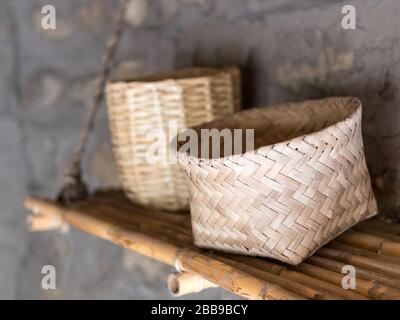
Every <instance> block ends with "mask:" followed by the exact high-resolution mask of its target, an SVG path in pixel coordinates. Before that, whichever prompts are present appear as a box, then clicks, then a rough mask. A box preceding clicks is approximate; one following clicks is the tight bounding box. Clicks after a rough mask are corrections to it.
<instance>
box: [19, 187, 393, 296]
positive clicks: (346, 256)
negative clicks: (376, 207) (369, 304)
mask: <svg viewBox="0 0 400 320" xmlns="http://www.w3.org/2000/svg"><path fill="white" fill-rule="evenodd" d="M26 207H27V208H28V209H29V210H31V211H32V212H33V214H32V215H30V216H29V217H28V222H29V224H28V225H29V227H30V228H31V230H33V231H35V230H37V231H43V230H50V229H52V228H55V229H56V228H63V227H65V226H66V225H71V226H75V227H76V228H78V229H80V230H82V231H85V232H88V233H90V234H93V235H95V236H98V237H100V238H103V239H106V240H109V241H112V242H114V243H116V244H118V245H120V246H122V247H125V248H127V249H130V250H133V251H136V252H138V253H141V254H143V255H146V256H148V257H152V258H154V259H156V260H159V261H161V262H164V263H167V264H169V265H172V266H175V267H178V269H179V270H180V271H186V272H185V273H187V272H188V273H190V274H191V275H192V276H193V277H198V279H200V278H202V279H204V280H205V282H208V283H213V284H215V285H218V286H219V287H222V288H224V289H226V290H228V291H230V292H233V293H235V294H238V295H240V296H242V297H246V298H250V299H302V298H305V299H399V297H400V295H399V292H400V285H399V282H400V259H398V258H397V256H396V254H397V246H396V244H398V242H396V241H395V240H396V238H395V237H397V232H398V230H397V228H396V227H397V226H395V225H388V224H386V223H381V222H380V221H377V220H374V221H377V222H378V223H377V228H376V229H373V228H374V225H375V224H374V223H372V222H369V221H367V222H363V223H362V224H360V226H362V228H363V230H361V229H357V231H348V232H346V233H345V234H344V235H346V234H347V233H349V232H350V233H351V235H350V236H349V237H347V236H343V235H342V236H341V238H339V239H337V240H334V241H332V242H331V243H330V244H328V246H327V247H324V248H322V249H320V250H319V251H318V252H317V253H316V255H314V256H313V257H311V258H310V259H309V261H307V262H306V263H303V264H300V265H299V266H297V267H293V266H287V265H283V264H281V263H279V262H276V261H272V260H269V259H261V258H253V257H246V256H239V255H234V254H226V253H220V252H214V253H211V252H210V251H206V250H200V249H198V248H196V247H195V246H194V245H193V237H192V233H191V228H190V218H189V216H188V215H184V214H183V215H174V214H169V213H164V212H149V211H148V210H146V209H143V208H140V207H137V206H135V205H133V204H132V203H131V202H129V201H128V200H127V199H126V197H125V196H124V195H123V193H121V192H117V191H107V192H98V193H96V194H94V195H93V196H91V197H90V198H89V199H86V200H85V201H83V202H80V203H77V204H76V205H73V206H70V207H62V206H60V205H59V204H55V203H53V202H51V201H47V200H43V199H40V198H35V197H30V198H28V199H27V200H26ZM366 228H372V229H373V230H375V231H376V232H381V233H380V234H377V233H373V232H367V231H366ZM384 229H385V230H386V229H389V230H390V235H391V236H390V237H387V238H385V237H383V236H382V232H387V230H386V231H384ZM371 237H372V238H371ZM377 238H378V239H377ZM382 239H384V241H383V240H382ZM382 243H393V244H394V251H389V253H390V254H388V251H387V249H385V250H386V251H384V253H385V254H383V253H382ZM377 248H378V250H377ZM385 248H387V247H385ZM393 252H394V255H393ZM346 264H352V265H354V266H355V267H356V269H357V280H358V286H357V288H356V290H344V289H343V288H342V287H341V279H342V277H343V276H344V275H343V274H342V273H341V270H342V268H343V266H345V265H346ZM193 279H194V278H193ZM183 285H186V284H185V283H183ZM185 290H186V289H185ZM192 290H193V291H195V290H196V288H193V289H192ZM189 291H190V290H189Z"/></svg>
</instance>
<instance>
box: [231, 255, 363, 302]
mask: <svg viewBox="0 0 400 320" xmlns="http://www.w3.org/2000/svg"><path fill="white" fill-rule="evenodd" d="M232 259H234V260H235V261H240V262H243V263H246V264H247V265H250V266H253V267H256V268H259V269H261V270H268V271H270V272H272V273H274V274H276V275H278V276H280V277H283V278H285V279H291V280H293V281H296V282H298V283H302V284H305V285H308V286H312V287H314V288H316V289H318V290H321V291H322V292H329V293H330V294H332V295H335V296H339V297H341V298H342V299H355V300H365V299H367V298H366V297H364V296H363V295H360V294H358V293H356V292H352V291H348V290H344V289H343V288H341V287H337V286H336V285H333V284H331V283H329V282H326V281H323V280H320V279H318V278H314V277H311V276H309V275H307V274H303V273H300V272H297V271H292V270H288V269H287V268H286V267H284V266H281V265H278V264H275V263H272V262H269V261H266V260H263V259H258V258H252V257H245V256H232Z"/></svg>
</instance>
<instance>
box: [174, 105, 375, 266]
mask: <svg viewBox="0 0 400 320" xmlns="http://www.w3.org/2000/svg"><path fill="white" fill-rule="evenodd" d="M201 128H209V129H210V128H217V129H224V128H229V129H234V128H241V129H245V128H254V129H255V146H254V149H253V150H250V151H247V152H245V153H242V154H234V155H224V157H217V158H212V157H211V158H198V157H194V156H192V155H190V154H189V153H187V152H178V159H179V161H180V163H181V166H182V168H183V169H184V171H185V172H186V178H187V183H188V188H189V194H190V206H191V215H192V227H193V233H194V238H195V243H196V245H198V246H200V247H204V248H213V249H220V250H224V251H229V252H235V253H242V254H248V255H257V256H264V257H271V258H275V259H278V260H281V261H284V262H288V263H291V264H298V263H300V262H301V261H303V260H304V259H306V258H307V257H309V256H310V255H311V254H312V253H314V252H315V251H316V250H317V249H318V248H320V247H321V246H322V245H324V244H325V243H326V242H328V241H329V240H331V239H333V238H335V237H336V236H338V235H339V234H341V233H342V232H343V231H345V230H346V229H348V228H350V227H351V226H353V225H354V224H356V223H357V222H359V221H361V220H364V219H366V218H369V217H371V216H373V215H375V214H376V213H377V206H376V201H375V197H374V194H373V192H372V189H371V183H370V176H369V173H368V169H367V166H366V162H365V157H364V149H363V141H362V134H361V103H360V101H359V100H358V99H356V98H328V99H324V100H311V101H305V102H303V103H288V104H283V105H279V106H275V107H265V108H259V109H251V110H247V111H243V112H239V113H236V114H235V115H233V116H229V117H226V118H224V119H221V120H217V121H214V122H211V123H208V124H205V125H202V126H199V127H195V128H194V129H195V130H196V131H197V132H200V129H201Z"/></svg>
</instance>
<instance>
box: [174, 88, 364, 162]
mask: <svg viewBox="0 0 400 320" xmlns="http://www.w3.org/2000/svg"><path fill="white" fill-rule="evenodd" d="M328 100H330V101H332V100H337V101H339V100H342V101H343V100H345V101H347V103H348V104H353V105H354V106H355V108H354V110H353V111H352V112H351V113H350V114H349V115H347V116H346V117H344V118H343V119H342V120H340V121H337V122H335V123H333V124H331V125H328V126H325V127H323V128H321V129H319V130H315V131H312V132H310V133H307V134H301V135H298V136H296V137H294V138H290V139H285V140H282V141H279V142H276V143H273V144H268V145H262V146H259V147H258V148H255V149H253V150H248V151H245V152H242V153H238V154H231V155H228V156H223V157H218V158H203V157H195V156H193V155H189V154H188V153H187V152H182V151H179V150H178V151H176V150H173V151H174V152H175V153H176V155H177V157H178V159H179V160H180V161H183V162H194V163H197V164H198V163H200V162H201V163H204V164H214V163H220V162H224V161H226V160H231V159H234V158H237V157H239V156H243V155H250V154H255V153H257V151H258V150H261V149H266V148H272V147H273V146H275V145H278V144H279V145H283V144H288V143H289V142H291V141H296V140H298V139H301V137H305V136H309V137H315V136H317V135H318V134H320V133H321V132H324V131H327V130H330V129H332V128H334V127H336V126H338V125H340V124H343V123H346V122H348V121H351V120H352V119H354V118H355V117H356V116H357V113H358V112H359V113H360V122H361V113H362V103H361V100H360V99H359V98H357V97H353V96H347V97H346V96H334V97H327V98H324V99H308V100H304V101H300V102H287V103H280V104H276V105H270V106H264V107H261V108H250V109H247V110H242V111H240V112H236V113H234V114H232V115H230V116H228V117H225V118H224V119H225V120H226V119H229V118H232V117H233V116H235V115H236V116H238V115H245V114H248V113H253V112H257V111H260V109H269V108H280V107H284V106H289V107H290V108H295V107H296V106H298V105H300V104H304V103H307V102H317V101H320V102H322V101H328ZM220 121H221V119H216V120H213V121H209V122H205V123H203V124H201V125H198V126H193V127H190V128H187V129H195V130H196V129H201V128H202V127H203V126H206V125H212V124H217V123H218V122H220ZM187 129H185V130H187ZM185 130H184V131H185ZM177 138H178V135H177V136H175V137H174V139H173V140H172V142H171V143H170V147H171V148H172V147H173V146H174V145H175V144H176V142H177V141H176V139H177Z"/></svg>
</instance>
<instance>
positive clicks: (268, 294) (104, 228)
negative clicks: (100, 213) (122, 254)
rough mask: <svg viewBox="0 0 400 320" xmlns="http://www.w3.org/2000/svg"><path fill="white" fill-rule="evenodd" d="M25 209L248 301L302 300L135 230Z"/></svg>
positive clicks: (39, 204) (41, 207) (42, 205)
mask: <svg viewBox="0 0 400 320" xmlns="http://www.w3.org/2000/svg"><path fill="white" fill-rule="evenodd" d="M25 205H26V207H27V208H28V209H30V210H32V209H33V210H35V211H37V212H46V213H47V214H48V215H49V216H57V215H61V216H62V217H63V221H64V222H65V223H68V224H70V225H72V226H74V227H76V228H78V229H80V230H82V231H85V232H87V233H90V234H93V235H95V236H97V237H99V238H102V239H105V240H109V241H111V242H114V243H116V244H118V245H120V246H122V247H124V248H126V249H130V250H133V251H135V252H138V253H140V254H143V255H145V256H148V257H150V258H154V259H156V260H158V261H161V262H164V263H166V264H169V265H172V266H179V269H180V270H182V271H187V272H192V273H194V274H198V275H201V276H203V277H204V278H205V279H206V280H208V281H210V282H213V283H215V284H217V285H218V286H220V287H222V288H224V289H226V290H228V291H230V292H232V293H235V294H238V295H240V296H242V297H245V298H248V299H263V300H272V299H277V300H280V299H285V300H291V299H299V300H300V299H302V297H301V296H299V295H296V294H294V293H292V292H289V291H288V290H285V289H283V288H282V287H280V286H278V285H275V284H272V283H269V282H266V281H265V280H261V279H259V278H257V277H254V276H252V275H249V274H248V273H245V272H243V271H241V270H238V269H237V268H234V267H232V266H229V265H227V264H224V263H222V262H220V261H218V260H215V259H212V258H210V257H208V256H206V255H204V254H201V253H198V252H195V251H193V250H191V249H188V248H185V247H179V246H177V245H175V244H172V243H169V242H167V241H165V240H160V239H158V238H156V237H154V236H149V235H147V234H145V233H143V231H137V230H134V226H130V227H121V226H119V225H116V224H113V223H112V222H109V221H107V220H102V219H99V218H98V217H96V216H94V215H89V214H84V213H82V212H80V211H79V210H76V209H75V210H74V209H73V208H71V209H67V208H62V207H60V206H58V205H56V204H54V203H51V202H49V201H46V200H41V199H38V198H33V197H30V198H28V199H27V200H26V202H25Z"/></svg>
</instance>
